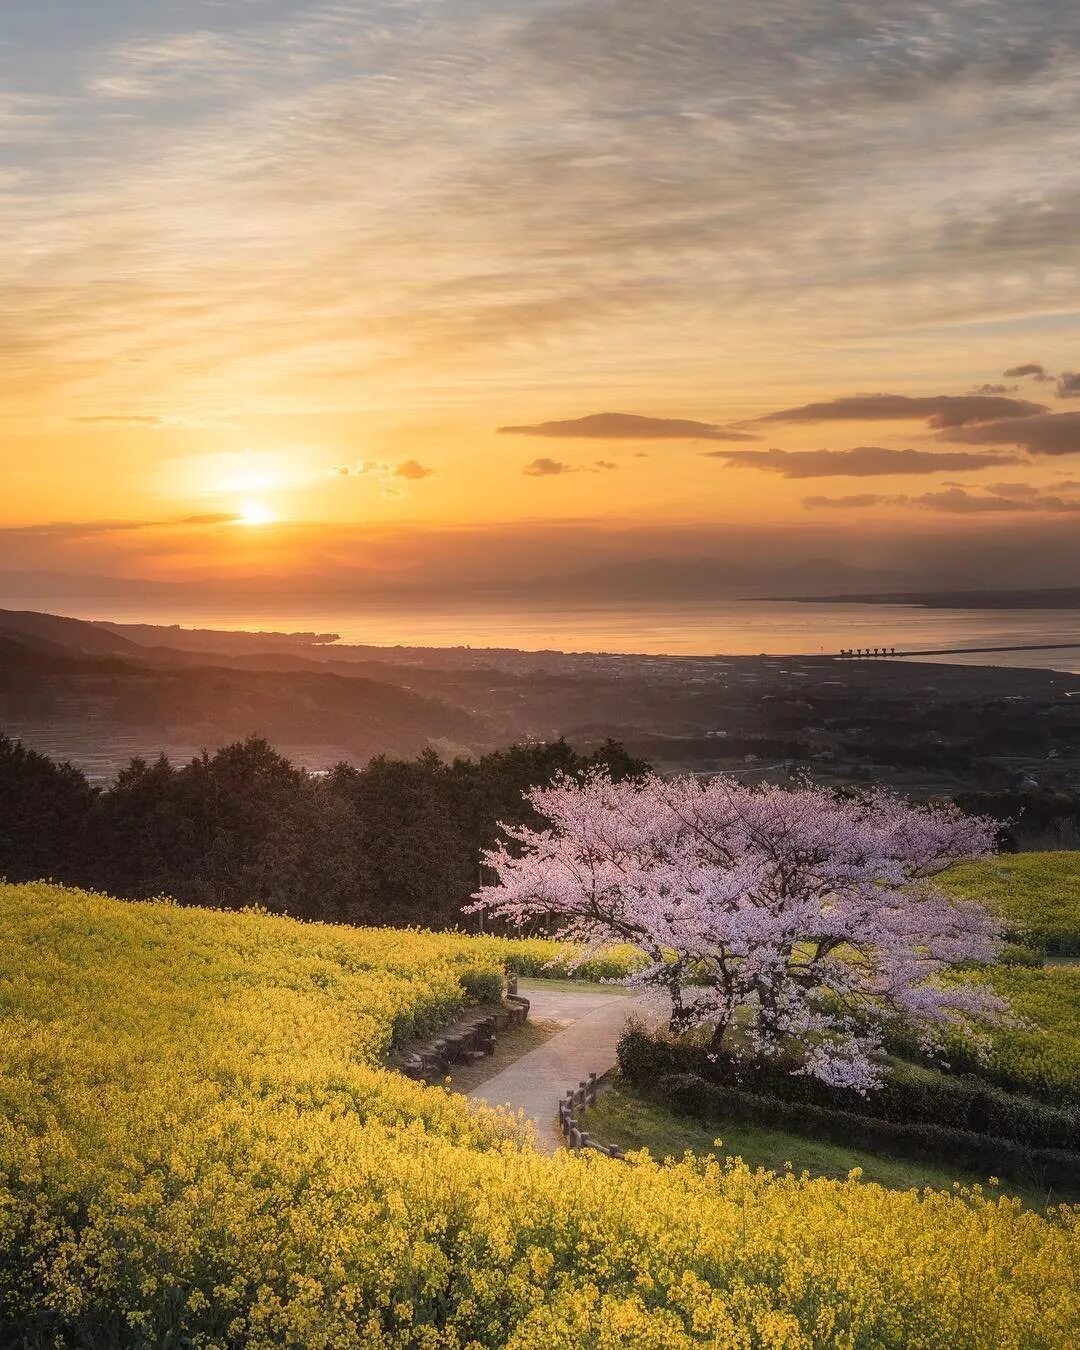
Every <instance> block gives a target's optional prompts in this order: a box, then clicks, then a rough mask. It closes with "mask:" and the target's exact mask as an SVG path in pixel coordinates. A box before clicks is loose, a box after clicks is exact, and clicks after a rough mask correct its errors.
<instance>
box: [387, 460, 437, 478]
mask: <svg viewBox="0 0 1080 1350" xmlns="http://www.w3.org/2000/svg"><path fill="white" fill-rule="evenodd" d="M434 472H435V470H434V469H426V468H425V467H424V466H423V464H421V463H420V462H419V460H415V459H406V460H404V461H402V463H401V464H399V465H398V466H397V468H396V469H395V470H394V477H395V478H408V479H410V480H411V481H412V482H418V481H419V480H420V479H421V478H430V477H431V475H432V474H433V473H434Z"/></svg>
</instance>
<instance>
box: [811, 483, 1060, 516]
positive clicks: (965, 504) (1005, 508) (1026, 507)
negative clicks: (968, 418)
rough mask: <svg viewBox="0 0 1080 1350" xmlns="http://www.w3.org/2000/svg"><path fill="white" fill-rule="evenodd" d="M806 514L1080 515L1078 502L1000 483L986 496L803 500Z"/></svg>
mask: <svg viewBox="0 0 1080 1350" xmlns="http://www.w3.org/2000/svg"><path fill="white" fill-rule="evenodd" d="M803 506H805V507H807V508H808V509H809V510H821V509H827V510H856V509H859V508H864V507H870V506H902V507H912V508H914V509H916V510H922V511H932V512H937V513H939V514H944V515H1018V514H1027V515H1034V514H1044V515H1074V514H1077V513H1080V498H1068V497H1062V496H1061V495H1060V494H1059V493H1053V492H1044V491H1042V490H1041V489H1038V488H1034V487H1031V488H1029V486H1028V485H1027V484H1022V483H1003V484H998V485H997V486H996V488H991V489H989V491H988V492H986V493H975V492H971V491H969V490H968V489H967V488H962V487H948V488H944V489H943V490H942V491H940V492H924V493H922V494H921V495H920V496H917V497H911V496H907V495H904V494H897V495H895V496H880V495H877V494H875V493H870V492H867V493H861V494H858V495H853V496H847V497H804V498H803Z"/></svg>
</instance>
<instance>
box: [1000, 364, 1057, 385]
mask: <svg viewBox="0 0 1080 1350" xmlns="http://www.w3.org/2000/svg"><path fill="white" fill-rule="evenodd" d="M1002 374H1003V375H1004V376H1005V378H1006V379H1007V380H1023V379H1032V380H1039V381H1041V382H1045V381H1047V380H1052V379H1053V378H1054V377H1053V375H1051V374H1050V372H1049V371H1048V370H1047V369H1046V367H1045V366H1044V365H1042V364H1041V362H1039V361H1025V362H1024V363H1023V364H1022V365H1019V366H1010V367H1009V369H1008V370H1005V371H1002Z"/></svg>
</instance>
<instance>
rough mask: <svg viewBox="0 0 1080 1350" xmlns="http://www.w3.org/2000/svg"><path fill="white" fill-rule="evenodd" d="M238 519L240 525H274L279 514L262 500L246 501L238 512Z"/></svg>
mask: <svg viewBox="0 0 1080 1350" xmlns="http://www.w3.org/2000/svg"><path fill="white" fill-rule="evenodd" d="M236 519H237V523H238V524H240V525H272V524H273V523H274V521H275V520H277V516H275V515H274V513H273V511H271V510H270V508H269V507H268V506H264V505H263V504H262V503H261V502H245V503H244V505H243V506H242V507H241V508H240V510H239V511H238V512H237V516H236Z"/></svg>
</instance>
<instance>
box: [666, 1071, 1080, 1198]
mask: <svg viewBox="0 0 1080 1350" xmlns="http://www.w3.org/2000/svg"><path fill="white" fill-rule="evenodd" d="M646 1091H647V1092H648V1093H649V1095H650V1096H652V1097H654V1098H655V1099H656V1100H657V1101H660V1102H662V1103H663V1104H664V1105H666V1106H668V1107H671V1108H672V1109H674V1110H676V1111H679V1112H681V1113H683V1114H686V1115H691V1116H696V1117H698V1118H699V1119H703V1120H706V1121H709V1122H715V1123H717V1125H718V1126H720V1125H722V1122H723V1121H724V1120H735V1121H739V1122H741V1123H744V1124H752V1125H763V1126H767V1127H768V1128H770V1129H775V1130H785V1131H789V1132H791V1133H794V1134H806V1135H811V1136H814V1137H816V1138H819V1139H827V1140H829V1141H831V1142H832V1143H836V1144H846V1145H847V1146H849V1147H851V1148H862V1149H868V1150H870V1151H871V1152H879V1153H881V1152H884V1153H892V1154H897V1155H900V1156H902V1157H906V1158H914V1159H917V1160H919V1161H922V1162H943V1163H946V1164H948V1165H954V1166H962V1167H965V1168H970V1169H973V1170H977V1171H984V1172H985V1173H987V1174H988V1175H993V1176H1001V1177H1008V1178H1010V1179H1011V1180H1014V1181H1020V1182H1024V1183H1026V1184H1028V1185H1032V1186H1037V1187H1040V1188H1046V1189H1047V1190H1058V1191H1065V1192H1066V1193H1067V1194H1076V1193H1077V1189H1078V1186H1080V1180H1078V1179H1080V1153H1076V1152H1071V1151H1069V1150H1067V1149H1061V1148H1027V1147H1025V1146H1024V1145H1023V1144H1020V1143H1018V1142H1017V1141H1015V1140H1012V1139H1002V1138H995V1137H994V1136H992V1135H987V1134H978V1133H975V1132H973V1131H971V1130H964V1129H957V1128H952V1127H949V1126H947V1125H935V1124H932V1123H930V1122H928V1121H913V1122H910V1123H908V1122H904V1121H900V1120H884V1119H881V1118H879V1117H874V1116H867V1115H863V1114H861V1113H858V1112H852V1111H842V1110H838V1109H834V1108H828V1107H822V1106H814V1105H810V1104H808V1103H806V1102H793V1101H783V1100H781V1099H779V1098H776V1097H768V1096H760V1095H758V1094H756V1093H753V1092H746V1091H743V1090H741V1089H739V1088H732V1087H725V1086H721V1085H719V1084H717V1083H710V1082H707V1081H706V1080H705V1079H704V1078H700V1077H699V1076H698V1075H697V1074H692V1073H680V1074H664V1075H662V1076H661V1077H660V1078H658V1079H657V1080H656V1081H655V1082H654V1083H653V1084H652V1085H651V1087H648V1088H646Z"/></svg>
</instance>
